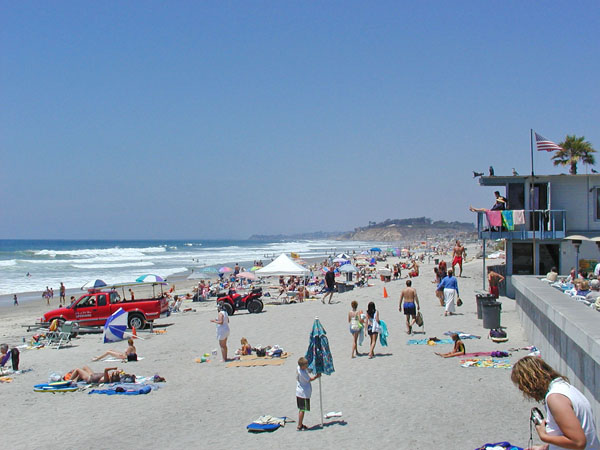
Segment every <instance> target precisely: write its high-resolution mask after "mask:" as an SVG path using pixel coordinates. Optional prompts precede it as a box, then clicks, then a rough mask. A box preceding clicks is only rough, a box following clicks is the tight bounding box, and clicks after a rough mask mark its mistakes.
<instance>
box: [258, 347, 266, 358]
mask: <svg viewBox="0 0 600 450" xmlns="http://www.w3.org/2000/svg"><path fill="white" fill-rule="evenodd" d="M266 355H267V350H265V349H264V348H257V349H256V356H266Z"/></svg>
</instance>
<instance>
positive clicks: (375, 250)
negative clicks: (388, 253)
mask: <svg viewBox="0 0 600 450" xmlns="http://www.w3.org/2000/svg"><path fill="white" fill-rule="evenodd" d="M371 251H372V252H380V251H381V249H380V248H379V247H373V248H372V249H371Z"/></svg>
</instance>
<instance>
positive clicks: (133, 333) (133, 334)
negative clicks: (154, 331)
mask: <svg viewBox="0 0 600 450" xmlns="http://www.w3.org/2000/svg"><path fill="white" fill-rule="evenodd" d="M131 335H132V336H133V337H134V338H137V332H136V331H135V327H131Z"/></svg>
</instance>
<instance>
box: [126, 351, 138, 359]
mask: <svg viewBox="0 0 600 450" xmlns="http://www.w3.org/2000/svg"><path fill="white" fill-rule="evenodd" d="M137 360H138V359H137V354H136V353H130V354H128V355H127V361H137Z"/></svg>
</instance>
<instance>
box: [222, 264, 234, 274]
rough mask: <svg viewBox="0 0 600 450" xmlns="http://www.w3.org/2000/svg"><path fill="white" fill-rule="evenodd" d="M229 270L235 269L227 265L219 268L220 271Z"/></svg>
mask: <svg viewBox="0 0 600 450" xmlns="http://www.w3.org/2000/svg"><path fill="white" fill-rule="evenodd" d="M227 272H233V269H232V268H231V267H227V266H223V267H221V268H220V269H219V273H227Z"/></svg>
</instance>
